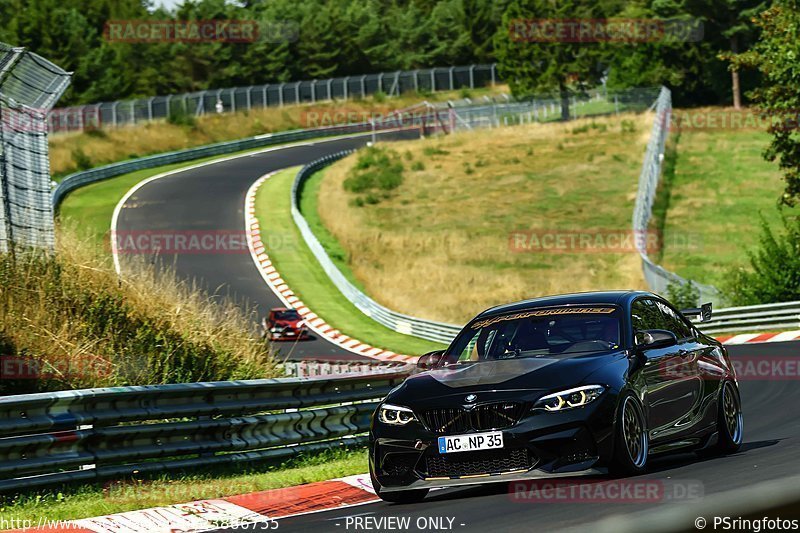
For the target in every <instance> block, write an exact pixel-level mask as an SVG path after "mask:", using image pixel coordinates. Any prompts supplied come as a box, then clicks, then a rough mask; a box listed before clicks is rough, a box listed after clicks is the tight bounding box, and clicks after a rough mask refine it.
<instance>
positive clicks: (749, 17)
mask: <svg viewBox="0 0 800 533" xmlns="http://www.w3.org/2000/svg"><path fill="white" fill-rule="evenodd" d="M767 4H768V2H767V1H764V0H716V1H713V2H712V5H711V6H709V7H710V9H709V10H708V11H707V12H708V13H713V15H709V20H711V21H713V22H714V23H716V25H717V26H718V27H719V30H720V33H721V35H722V37H724V38H725V39H727V40H728V43H729V47H730V48H729V51H726V52H723V53H721V54H719V57H720V58H721V59H727V58H729V57H731V56H732V55H736V54H738V53H739V52H740V51H742V48H744V47H745V46H744V45H745V44H746V43H747V42H748V41H749V40H751V39H752V36H753V34H754V33H755V26H754V24H753V22H752V21H753V17H755V16H756V15H758V13H760V12H762V11H764V10H765V9H766V8H767ZM730 73H731V92H732V96H733V107H734V108H736V109H741V107H742V91H741V83H740V81H739V69H738V68H735V67H734V66H733V65H731V68H730Z"/></svg>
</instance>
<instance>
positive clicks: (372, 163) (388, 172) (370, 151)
mask: <svg viewBox="0 0 800 533" xmlns="http://www.w3.org/2000/svg"><path fill="white" fill-rule="evenodd" d="M403 171H404V167H403V162H402V161H401V160H400V155H399V154H398V153H397V152H395V151H394V150H390V149H388V148H382V147H377V146H369V147H367V148H365V149H364V150H361V151H360V152H359V154H358V159H357V161H356V164H355V165H354V166H353V170H352V171H351V172H350V175H349V176H348V177H347V179H345V180H344V188H345V190H346V191H349V192H352V193H356V194H362V193H368V195H367V197H366V198H364V200H365V201H366V202H367V203H369V204H375V203H378V202H379V201H380V198H379V197H378V196H377V195H376V194H375V192H377V191H384V192H388V191H391V190H393V189H396V188H397V187H399V186H400V185H401V184H402V183H403ZM356 205H359V206H361V205H363V202H362V203H359V202H358V200H356Z"/></svg>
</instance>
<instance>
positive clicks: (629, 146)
mask: <svg viewBox="0 0 800 533" xmlns="http://www.w3.org/2000/svg"><path fill="white" fill-rule="evenodd" d="M651 124H652V115H629V116H620V117H610V118H597V119H584V120H580V121H575V122H571V123H569V124H534V125H527V126H517V127H507V128H499V129H493V130H481V131H473V132H467V133H460V134H456V135H451V136H448V137H443V138H432V139H427V140H425V141H412V142H404V143H392V144H391V145H386V146H385V147H382V148H381V151H382V152H383V155H381V154H377V155H375V157H376V158H377V160H378V161H377V163H378V164H376V165H374V167H370V166H369V162H366V161H362V162H359V155H354V156H351V157H349V158H347V159H345V160H342V161H340V162H338V163H337V164H336V165H334V166H332V167H330V168H329V169H328V170H327V171H326V174H325V179H324V180H323V182H322V184H321V186H320V190H319V198H320V201H319V206H318V211H319V215H320V218H321V220H322V221H323V223H324V224H325V226H326V227H327V228H328V230H329V231H330V232H331V234H332V235H333V236H334V237H335V238H336V239H337V240H338V241H339V243H340V244H341V245H342V246H343V248H344V250H346V253H345V255H346V261H347V264H348V266H349V267H350V268H351V269H352V272H353V274H354V275H355V277H356V278H357V279H358V280H359V281H360V283H361V284H362V285H363V286H364V287H365V289H366V291H367V293H368V294H370V295H372V296H373V297H375V298H376V299H377V300H378V301H380V302H381V303H383V304H384V305H387V306H388V307H390V308H392V309H396V310H398V311H401V312H406V313H409V314H412V315H416V316H420V317H425V318H431V319H438V320H443V321H448V322H454V323H463V322H464V321H466V320H467V319H469V318H470V317H471V316H473V315H474V314H475V313H476V312H478V311H480V310H482V309H484V308H486V307H488V306H490V305H493V304H497V303H501V302H506V301H510V300H517V299H522V298H530V297H535V296H540V295H544V294H552V293H558V292H564V291H578V290H590V289H598V288H644V286H645V285H644V280H643V278H642V274H641V269H640V266H639V259H638V256H637V255H636V254H635V253H631V252H627V253H625V252H623V253H585V252H584V251H581V250H578V249H574V250H569V251H568V253H535V251H534V250H532V249H524V250H523V251H517V249H516V248H514V246H513V244H512V243H513V238H512V234H513V232H515V231H528V230H532V231H534V232H545V233H547V234H550V235H554V236H555V235H570V234H575V233H579V234H589V235H593V234H595V233H597V232H598V231H599V232H601V233H603V232H605V233H606V234H607V233H609V232H617V233H619V234H623V233H625V232H628V231H629V230H630V223H631V222H630V220H631V213H632V210H633V201H634V199H635V192H636V188H637V182H638V176H639V171H640V168H641V161H642V156H643V152H644V148H645V145H646V142H647V139H648V136H649V133H650V127H651ZM384 155H385V156H386V157H385V158H384V157H383V156H384ZM382 158H383V159H382ZM356 167H359V168H356ZM365 168H366V170H365ZM370 168H371V169H372V170H370ZM380 169H394V171H396V173H397V174H399V175H400V178H399V181H400V184H399V186H397V187H396V188H394V189H392V188H391V187H389V188H381V185H380V184H378V185H376V186H374V187H372V188H370V184H369V183H368V181H369V179H371V178H369V177H365V176H369V175H370V172H372V173H373V174H372V175H373V176H375V179H376V180H377V181H379V182H380V181H381V180H384V181H385V183H387V184H389V185H391V183H392V180H394V179H395V178H394V177H393V176H391V175H388V174H387V172H388V173H389V174H391V172H394V171H393V170H390V171H386V172H384V170H380ZM350 178H352V180H351V181H350V182H349V186H348V188H349V189H350V191H348V190H346V189H345V181H346V180H348V179H350ZM365 180H366V181H365ZM364 187H366V188H364ZM352 191H360V192H352Z"/></svg>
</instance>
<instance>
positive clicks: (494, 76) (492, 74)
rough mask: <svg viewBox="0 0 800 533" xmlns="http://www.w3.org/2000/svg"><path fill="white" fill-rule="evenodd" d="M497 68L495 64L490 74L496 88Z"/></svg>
mask: <svg viewBox="0 0 800 533" xmlns="http://www.w3.org/2000/svg"><path fill="white" fill-rule="evenodd" d="M496 68H497V66H496V65H495V64H494V63H492V66H491V68H490V69H489V74H490V75H491V77H492V87H494V86H495V83H496V75H495V69H496Z"/></svg>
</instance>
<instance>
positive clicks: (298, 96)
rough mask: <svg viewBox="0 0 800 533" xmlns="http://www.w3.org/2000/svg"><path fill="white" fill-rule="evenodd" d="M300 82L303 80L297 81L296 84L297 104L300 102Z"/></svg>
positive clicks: (295, 99) (295, 100) (295, 101)
mask: <svg viewBox="0 0 800 533" xmlns="http://www.w3.org/2000/svg"><path fill="white" fill-rule="evenodd" d="M300 83H301V82H299V81H298V82H297V83H295V84H294V103H295V104H299V103H300Z"/></svg>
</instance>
